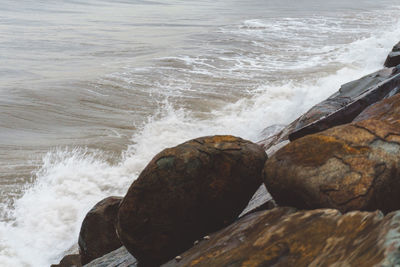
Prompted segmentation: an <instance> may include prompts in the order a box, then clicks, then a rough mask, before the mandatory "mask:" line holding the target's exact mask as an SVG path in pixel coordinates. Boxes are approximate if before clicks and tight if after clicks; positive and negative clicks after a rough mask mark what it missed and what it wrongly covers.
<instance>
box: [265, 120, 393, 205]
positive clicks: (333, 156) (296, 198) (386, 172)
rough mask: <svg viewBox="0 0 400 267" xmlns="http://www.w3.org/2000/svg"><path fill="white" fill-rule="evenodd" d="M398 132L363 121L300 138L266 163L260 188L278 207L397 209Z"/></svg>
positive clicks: (383, 123)
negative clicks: (268, 193)
mask: <svg viewBox="0 0 400 267" xmlns="http://www.w3.org/2000/svg"><path fill="white" fill-rule="evenodd" d="M399 153H400V128H399V127H395V126H394V125H392V124H390V123H388V122H386V121H379V120H364V121H361V122H357V123H352V124H348V125H343V126H338V127H334V128H331V129H329V130H326V131H323V132H320V133H317V134H313V135H308V136H305V137H303V138H300V139H298V140H296V141H294V142H292V143H290V144H288V145H287V146H285V147H284V148H282V149H281V150H279V151H278V152H277V153H275V154H274V155H273V156H272V157H271V158H269V159H268V160H267V162H266V164H265V167H264V183H265V185H266V187H267V189H268V191H269V192H270V193H271V195H272V197H273V198H274V200H275V201H276V202H277V204H278V205H281V206H286V205H287V206H293V207H297V208H301V209H314V208H335V209H338V210H340V211H342V212H346V211H350V210H376V209H379V210H382V211H384V212H385V213H386V212H389V211H393V210H397V209H400V179H399V177H400V173H399V170H400V157H399Z"/></svg>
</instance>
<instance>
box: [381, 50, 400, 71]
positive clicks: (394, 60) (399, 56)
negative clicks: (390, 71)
mask: <svg viewBox="0 0 400 267" xmlns="http://www.w3.org/2000/svg"><path fill="white" fill-rule="evenodd" d="M399 64H400V52H390V53H389V55H388V57H387V58H386V61H385V64H384V65H385V67H388V68H390V67H395V66H397V65H399Z"/></svg>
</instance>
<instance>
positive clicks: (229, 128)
mask: <svg viewBox="0 0 400 267" xmlns="http://www.w3.org/2000/svg"><path fill="white" fill-rule="evenodd" d="M285 23H286V24H285V25H284V26H285V27H288V30H287V31H283V29H285V27H283V26H281V25H277V24H276V23H273V24H269V22H268V21H262V20H247V21H245V22H244V23H243V24H242V25H241V26H240V27H239V28H238V29H236V30H235V32H234V33H235V34H243V33H244V34H246V35H249V36H251V35H253V36H255V37H254V38H256V40H254V42H257V44H261V43H262V40H261V39H260V38H264V37H265V36H266V33H265V32H263V31H265V30H268V31H271V29H274V31H279V34H282V35H285V34H287V35H289V36H290V34H291V33H290V30H291V29H292V28H293V29H295V30H301V29H303V28H304V29H306V28H307V27H308V26H309V24H308V23H306V24H304V23H305V22H304V21H301V20H300V21H296V20H289V19H287V20H286V22H285ZM315 23H319V24H320V26H319V27H318V29H316V31H317V30H320V29H321V27H326V31H329V29H333V30H334V31H341V30H343V27H339V26H338V25H337V24H332V23H331V24H329V23H328V22H326V21H325V22H324V21H322V20H320V21H318V20H317V21H316V22H315ZM296 27H297V28H296ZM307 29H308V28H307ZM398 29H399V27H398V25H393V26H388V27H385V28H384V29H380V30H382V32H380V31H379V29H378V30H376V31H375V32H373V34H371V35H369V36H363V37H362V38H361V39H359V40H356V41H352V42H350V43H348V44H346V45H342V46H340V45H335V46H329V47H326V46H323V47H318V46H317V45H316V46H317V47H318V48H316V49H317V50H313V49H312V48H310V51H311V53H313V54H311V55H309V57H308V58H307V55H305V56H304V58H305V62H294V63H293V64H292V65H291V66H287V69H285V66H286V65H285V64H283V63H282V62H284V61H282V62H281V63H282V64H281V65H280V66H281V67H282V68H283V69H281V71H285V70H288V68H295V69H296V68H297V69H304V68H312V67H318V66H319V65H320V64H325V63H323V62H324V60H325V61H326V60H328V59H329V60H330V61H331V62H334V63H335V64H337V65H339V66H340V67H338V68H337V69H335V70H334V71H331V70H330V71H324V69H322V68H321V69H320V70H319V71H318V69H317V70H316V71H317V74H318V76H315V75H314V76H310V78H309V79H305V80H296V81H293V80H290V78H288V79H287V80H285V75H282V76H281V77H282V79H281V81H280V82H279V83H276V82H268V81H266V82H264V83H263V84H260V85H259V86H257V87H256V88H253V89H252V90H251V91H250V92H249V94H250V97H246V98H243V99H240V100H238V101H236V102H234V103H231V104H229V105H226V106H224V107H221V108H218V109H215V110H213V111H212V112H211V114H209V115H208V116H205V117H201V116H198V115H196V114H194V113H193V112H192V111H191V110H187V109H184V108H176V107H175V108H174V105H173V104H171V103H170V102H169V101H168V100H166V101H164V102H163V103H161V104H160V106H159V110H158V111H157V112H156V113H155V114H154V115H153V116H151V117H149V118H148V121H147V122H146V123H144V124H143V125H142V127H141V128H140V130H139V131H138V132H136V133H134V134H133V136H132V144H131V145H130V146H129V147H128V149H127V150H126V151H125V152H124V153H123V155H122V156H121V161H120V162H119V163H117V164H115V165H111V164H109V163H108V162H107V161H106V160H104V159H103V157H102V156H101V152H100V151H97V152H96V151H94V152H93V151H88V150H85V149H68V148H66V149H56V150H54V151H51V152H49V153H48V154H47V156H46V157H44V159H43V165H42V167H41V168H40V169H39V170H38V171H37V172H36V173H35V174H34V177H35V182H34V183H33V185H32V186H31V187H29V188H28V189H27V190H26V192H25V194H24V195H23V197H21V198H20V199H17V200H15V205H14V209H13V210H10V211H9V217H10V218H11V220H10V221H9V222H1V223H0V266H48V265H49V264H51V263H55V262H57V261H58V260H59V259H60V258H61V256H62V254H63V252H64V251H66V250H68V249H69V248H70V247H72V246H73V245H74V244H75V243H76V242H77V238H78V233H79V228H80V224H81V222H82V220H83V217H84V216H85V214H86V212H87V211H88V210H89V209H90V208H91V207H92V206H93V205H94V204H95V203H96V202H97V201H99V200H101V199H102V198H104V197H106V196H109V195H123V194H124V193H125V192H126V190H127V189H128V187H129V185H130V183H131V182H132V181H133V180H134V179H135V178H136V177H137V176H138V175H139V173H140V172H141V170H142V169H143V168H144V167H145V165H146V164H147V163H148V161H149V160H150V159H151V158H152V157H153V156H154V155H155V154H156V153H158V152H159V151H161V150H162V149H164V148H166V147H170V146H174V145H177V144H179V143H181V142H183V141H185V140H188V139H191V138H195V137H198V136H203V135H213V134H233V135H237V136H241V137H243V138H246V139H250V140H253V141H258V139H259V138H260V136H259V134H260V133H261V131H262V129H264V128H265V127H266V126H269V125H272V124H276V123H279V124H284V123H289V122H290V121H291V120H292V119H294V118H296V116H298V115H299V114H300V113H302V112H304V111H306V110H307V109H308V108H310V107H311V106H312V105H313V104H315V103H317V102H318V101H321V100H323V99H324V98H326V97H327V96H329V95H330V94H332V93H333V92H335V91H336V90H337V89H338V88H339V86H340V85H341V84H343V83H344V82H347V81H350V80H353V79H355V78H358V77H360V76H362V75H365V74H367V73H369V72H371V71H374V70H376V69H378V68H380V66H381V65H382V63H383V60H384V58H385V55H386V53H387V52H388V50H389V49H390V47H391V46H392V45H393V44H394V43H396V42H397V41H398V40H399V39H400V38H399V37H400V30H398ZM254 30H256V31H259V32H258V33H256V34H255V35H254ZM230 31H232V29H230ZM246 31H252V32H253V33H249V32H246ZM231 33H232V32H231ZM276 34H278V33H276ZM315 34H319V33H318V32H316V33H315ZM267 37H268V36H267ZM257 38H258V39H257ZM296 49H298V48H296ZM318 49H319V51H318ZM220 51H221V50H220ZM315 51H317V52H318V53H321V54H324V53H327V54H328V55H321V58H319V57H318V56H316V55H315V54H316V52H315ZM252 56H254V54H252V53H251V51H249V53H248V55H245V54H242V55H239V54H236V55H235V56H234V57H225V58H223V57H220V58H219V59H218V60H225V61H232V62H234V63H233V65H232V64H231V65H230V64H226V66H227V68H226V69H222V70H221V69H220V68H217V67H215V66H214V65H212V64H213V63H212V62H211V63H210V62H209V61H208V60H204V59H201V58H199V57H189V56H185V57H182V58H181V59H180V61H181V62H183V63H182V64H181V65H182V66H180V67H179V66H178V67H179V68H180V71H181V72H183V73H193V72H195V73H196V72H197V73H200V74H202V75H214V76H217V77H238V76H240V75H244V76H245V77H246V74H243V73H241V72H240V71H244V72H247V71H249V72H251V71H255V70H258V71H265V70H263V68H264V67H269V68H272V67H271V65H268V64H269V62H268V57H270V58H272V57H273V56H268V57H262V56H260V57H258V58H254V57H252ZM275 56H276V55H275ZM278 56H279V55H278ZM307 59H308V60H309V62H306V61H307ZM169 60H174V61H177V59H176V58H170V59H169ZM178 61H179V60H178ZM286 63H287V62H286ZM278 65H279V64H278V63H276V65H275V67H277V66H278ZM188 66H189V67H188ZM228 67H229V68H230V69H229V68H228ZM174 68H177V66H176V65H175V67H172V69H174ZM141 71H142V72H146V69H141ZM210 73H211V74H210ZM249 75H250V74H249ZM126 76H129V72H127V73H125V75H123V77H122V78H124V79H129V77H128V78H127V77H126ZM189 77H191V76H189ZM248 78H252V77H251V76H248ZM189 79H190V78H189ZM176 80H177V81H179V78H177V79H176ZM126 82H128V83H131V82H132V80H126ZM181 83H183V84H187V83H188V81H187V80H185V79H183V80H181ZM155 86H156V87H157V88H159V89H161V88H166V89H167V90H170V91H173V90H177V89H176V88H174V86H177V84H173V83H172V84H168V83H158V84H155ZM167 87H168V88H167ZM190 89H191V87H190V85H188V86H187V87H184V88H179V90H183V91H187V90H190Z"/></svg>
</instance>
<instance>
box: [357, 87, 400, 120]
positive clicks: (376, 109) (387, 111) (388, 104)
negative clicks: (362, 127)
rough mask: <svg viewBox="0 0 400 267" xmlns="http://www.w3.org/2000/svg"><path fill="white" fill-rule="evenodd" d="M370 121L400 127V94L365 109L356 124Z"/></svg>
mask: <svg viewBox="0 0 400 267" xmlns="http://www.w3.org/2000/svg"><path fill="white" fill-rule="evenodd" d="M368 119H375V120H385V121H387V122H388V123H390V124H393V125H397V126H399V127H400V94H396V95H394V96H392V97H389V98H386V99H384V100H381V101H379V102H378V103H376V104H375V105H372V106H370V107H368V108H367V109H365V110H364V111H363V112H362V113H361V114H360V115H358V116H357V117H356V118H355V119H354V122H357V121H364V120H368Z"/></svg>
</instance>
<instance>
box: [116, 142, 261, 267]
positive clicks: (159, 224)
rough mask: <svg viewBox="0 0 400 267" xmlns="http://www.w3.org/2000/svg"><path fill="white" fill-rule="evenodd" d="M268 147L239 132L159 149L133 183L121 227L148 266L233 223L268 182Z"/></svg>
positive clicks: (120, 214) (123, 237)
mask: <svg viewBox="0 0 400 267" xmlns="http://www.w3.org/2000/svg"><path fill="white" fill-rule="evenodd" d="M265 160H266V154H265V152H264V150H263V149H262V148H261V147H260V146H258V145H256V144H254V143H251V142H250V141H246V140H243V139H241V138H237V137H233V136H210V137H202V138H197V139H194V140H190V141H188V142H185V143H183V144H181V145H178V146H176V147H173V148H168V149H165V150H164V151H162V152H161V153H159V154H158V155H156V156H155V157H154V158H153V159H152V161H151V162H150V163H149V164H148V165H147V167H146V168H145V169H144V170H143V172H142V173H141V174H140V176H139V178H138V179H137V180H136V181H135V182H134V183H133V184H132V185H131V187H130V188H129V190H128V192H127V194H126V196H125V197H124V199H123V201H122V203H121V205H120V208H119V211H118V224H117V231H118V235H119V237H120V240H121V241H122V243H123V244H124V246H125V247H126V248H127V249H128V251H129V252H130V253H132V255H133V256H135V258H137V259H138V261H139V264H141V265H142V266H146V267H148V266H158V265H160V264H161V263H163V262H165V261H167V260H169V259H171V258H173V257H175V256H176V255H177V254H179V253H180V252H182V251H184V250H185V249H187V248H189V247H190V246H191V245H192V244H193V242H194V241H195V240H196V239H198V238H200V237H202V236H203V235H205V234H207V233H209V232H213V231H216V230H218V229H220V228H222V227H224V226H226V225H228V224H230V223H232V222H233V221H234V220H235V219H236V218H237V216H238V215H239V214H240V212H241V211H242V210H243V209H244V208H245V207H246V205H247V203H248V202H249V200H250V198H251V197H252V195H253V194H254V192H255V191H256V190H257V188H258V187H259V186H260V185H261V183H262V175H261V173H262V169H263V165H264V162H265Z"/></svg>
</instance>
